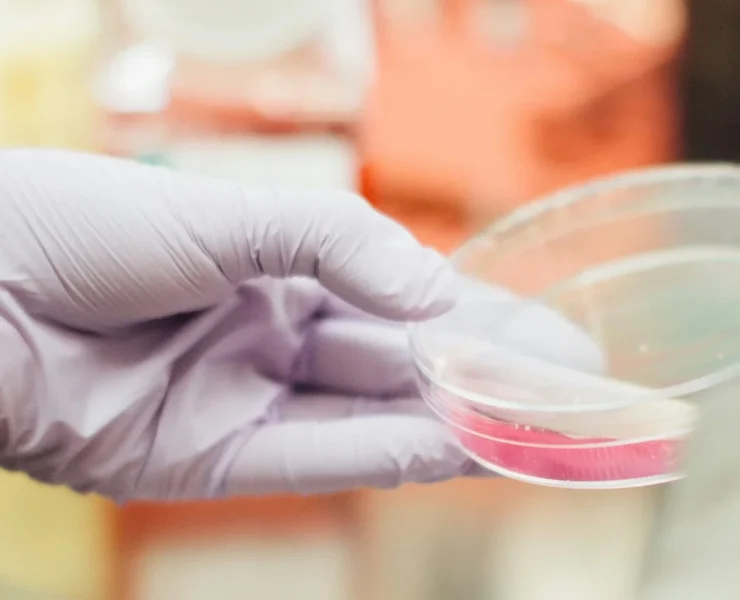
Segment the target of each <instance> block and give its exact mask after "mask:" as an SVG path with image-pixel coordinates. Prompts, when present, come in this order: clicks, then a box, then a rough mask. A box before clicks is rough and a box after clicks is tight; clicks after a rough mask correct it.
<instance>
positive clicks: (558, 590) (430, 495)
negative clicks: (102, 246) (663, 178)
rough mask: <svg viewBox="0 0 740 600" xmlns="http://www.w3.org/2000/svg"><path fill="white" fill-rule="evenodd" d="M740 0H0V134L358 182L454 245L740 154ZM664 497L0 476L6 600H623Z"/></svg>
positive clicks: (0, 566) (315, 181) (497, 486)
mask: <svg viewBox="0 0 740 600" xmlns="http://www.w3.org/2000/svg"><path fill="white" fill-rule="evenodd" d="M738 107H740V1H737V0H714V1H712V2H703V1H700V0H690V1H687V0H650V1H647V0H270V1H269V2H264V1H261V0H0V145H3V146H56V147H65V148H75V149H83V150H92V151H98V152H106V153H111V154H115V155H119V156H124V157H128V158H132V159H135V160H140V161H144V162H151V163H156V164H163V165H167V166H169V167H171V168H173V169H181V170H190V171H198V172H203V173H209V174H214V175H219V176H227V177H233V178H238V179H240V180H243V181H248V182H250V183H282V184H291V185H304V186H314V187H321V188H345V189H353V190H357V191H359V192H361V193H362V194H364V195H366V196H367V197H368V198H369V199H370V201H371V202H372V203H373V204H375V205H376V206H377V207H378V208H379V209H380V210H382V211H385V212H387V213H389V214H391V215H392V216H394V217H395V218H397V219H399V220H401V221H403V222H404V223H405V224H406V225H408V226H409V227H410V228H411V229H412V230H413V231H414V232H415V233H416V234H417V235H418V236H419V237H420V238H421V239H422V240H423V241H424V242H426V243H428V244H431V245H434V246H436V247H437V248H439V249H440V250H442V251H445V252H446V251H449V250H451V249H453V248H454V247H455V246H456V245H457V244H459V243H460V242H461V241H462V240H463V239H465V238H466V237H468V236H469V235H471V234H472V233H474V232H475V231H476V230H477V229H479V228H480V227H482V226H483V225H485V224H486V223H488V222H490V221H491V220H492V219H494V218H495V217H496V216H497V215H500V214H502V213H503V212H506V211H509V210H511V209H512V208H514V207H516V206H518V205H521V204H523V203H526V202H528V201H531V200H532V199H534V198H536V197H537V196H539V195H542V194H545V193H547V192H549V191H552V190H554V189H556V188H558V187H561V186H564V185H567V184H570V183H573V182H576V181H579V180H583V179H585V178H589V177H593V176H596V175H600V174H605V173H609V172H613V171H618V170H624V169H627V168H632V167H639V166H644V165H651V164H658V163H665V162H669V161H674V160H677V159H691V160H706V159H712V160H715V159H721V160H733V159H738V158H740V110H739V109H738ZM653 493H654V492H653V491H651V490H627V491H617V492H584V491H580V492H569V491H562V490H553V489H545V488H536V487H531V486H527V485H523V484H519V483H516V482H512V481H506V480H493V481H491V480H488V481H460V482H452V483H449V484H444V485H436V486H431V487H417V486H408V487H406V488H403V489H401V490H396V491H392V492H371V491H363V492H356V493H351V494H345V495H339V496H331V497H320V498H313V499H306V498H262V499H240V500H230V501H223V502H211V503H194V504H178V505H176V506H166V505H149V504H132V505H130V506H126V507H124V508H116V507H114V506H112V505H110V504H109V503H107V502H106V501H104V500H102V499H98V498H95V497H80V496H75V495H73V494H71V493H70V492H68V491H66V490H63V489H57V488H47V487H44V486H41V485H38V484H35V483H32V482H30V481H28V480H27V479H26V478H24V477H22V476H19V475H10V474H4V473H0V539H1V540H2V541H3V543H2V544H0V599H2V600H6V599H7V600H15V599H16V598H18V599H20V598H23V599H26V598H62V599H67V600H173V599H177V600H206V599H208V600H236V599H244V598H254V597H257V596H259V597H268V598H272V599H275V600H294V599H296V600H297V599H300V600H312V599H314V598H315V599H317V600H318V599H321V600H375V599H378V600H380V599H382V600H396V599H398V600H448V599H449V600H452V599H459V598H465V600H484V599H486V600H488V599H490V600H530V599H547V600H558V599H560V598H567V599H568V600H580V599H581V598H582V599H584V600H592V599H593V598H599V600H611V599H614V600H617V599H619V600H622V599H624V598H625V595H626V594H628V593H629V592H628V590H629V589H630V586H631V585H632V583H633V582H634V580H635V577H636V575H637V573H638V571H639V565H640V556H641V552H642V546H643V543H644V539H645V535H646V531H647V529H648V523H649V522H650V518H651V510H652V505H653V503H652V495H653Z"/></svg>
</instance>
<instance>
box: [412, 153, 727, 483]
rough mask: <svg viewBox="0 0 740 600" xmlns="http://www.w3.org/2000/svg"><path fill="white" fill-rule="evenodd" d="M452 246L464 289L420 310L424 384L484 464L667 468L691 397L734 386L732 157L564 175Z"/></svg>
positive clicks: (622, 477)
mask: <svg viewBox="0 0 740 600" xmlns="http://www.w3.org/2000/svg"><path fill="white" fill-rule="evenodd" d="M451 260H452V263H453V265H454V266H455V268H456V269H457V271H458V273H459V283H460V291H459V300H458V303H457V305H456V307H455V308H454V309H453V310H452V311H450V312H448V313H447V314H445V315H443V316H441V317H439V318H436V319H433V320H430V321H426V322H423V323H418V324H414V325H412V326H411V329H410V335H411V346H412V351H413V355H414V360H415V364H416V368H417V374H418V381H419V386H420V389H421V391H422V394H423V396H424V398H425V399H426V401H427V402H428V403H429V405H430V406H431V407H432V409H433V410H434V411H435V412H436V413H437V414H438V415H439V417H441V418H442V419H443V420H444V421H446V422H447V423H448V424H449V427H450V428H451V429H452V431H453V432H454V433H455V435H456V436H457V437H458V439H459V440H460V442H461V444H462V446H463V447H464V448H465V449H466V451H467V452H468V453H469V454H470V455H471V457H472V458H473V459H475V460H476V461H477V462H478V463H480V464H481V465H483V466H484V467H487V468H488V469H490V470H492V471H495V472H498V473H500V474H504V475H507V476H510V477H514V478H517V479H520V480H524V481H528V482H532V483H538V484H544V485H553V486H560V487H571V488H623V487H633V486H641V485H649V484H655V483H662V482H665V481H670V480H672V479H676V478H678V477H680V474H681V473H680V469H681V458H682V452H683V447H684V441H685V439H686V437H687V435H688V434H689V433H690V432H691V430H692V428H693V425H694V423H695V421H696V419H697V415H698V413H699V411H700V407H701V404H702V403H703V402H707V401H712V400H713V399H717V398H720V397H725V396H726V395H728V394H733V395H738V396H740V168H736V167H732V166H714V165H711V166H710V165H697V166H675V167H666V168H657V169H649V170H644V171H638V172H633V173H628V174H625V175H618V176H615V177H612V178H608V179H602V180H597V181H595V182H591V183H587V184H585V185H581V186H577V187H573V188H570V189H566V190H564V191H562V192H559V193H557V194H555V195H552V196H550V197H547V198H545V199H543V200H541V201H539V202H536V203H533V204H530V205H528V206H525V207H523V208H521V209H519V210H518V211H516V212H514V213H512V214H511V215H509V216H508V217H506V218H503V219H502V220H500V221H498V222H496V223H494V224H493V225H492V226H491V227H490V228H488V229H487V230H486V231H484V232H483V233H481V234H480V235H478V236H476V237H475V238H473V239H471V240H470V241H469V242H467V243H466V244H464V245H463V246H462V247H461V248H460V249H459V250H458V251H457V252H456V253H455V254H454V255H453V256H452V258H451Z"/></svg>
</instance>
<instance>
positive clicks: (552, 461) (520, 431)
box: [452, 411, 682, 482]
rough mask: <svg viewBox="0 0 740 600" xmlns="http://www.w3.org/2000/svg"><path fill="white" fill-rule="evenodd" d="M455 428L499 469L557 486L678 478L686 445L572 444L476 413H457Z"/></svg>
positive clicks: (660, 442)
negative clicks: (672, 474) (676, 473)
mask: <svg viewBox="0 0 740 600" xmlns="http://www.w3.org/2000/svg"><path fill="white" fill-rule="evenodd" d="M452 420H453V423H454V424H455V426H456V432H457V436H458V438H459V439H460V442H461V443H462V445H463V446H464V447H465V448H467V449H468V450H469V451H470V452H471V453H472V454H474V455H475V456H477V457H479V458H480V459H482V460H483V461H485V462H488V463H491V465H493V466H494V467H500V468H501V469H505V470H506V471H510V472H512V473H516V474H520V475H522V476H526V477H533V478H538V479H547V480H552V481H576V482H598V481H622V480H629V479H642V478H651V477H661V476H664V475H667V474H670V473H674V472H675V471H676V469H677V466H678V460H679V457H680V450H681V446H682V443H681V440H679V439H663V440H650V441H637V442H630V441H627V440H625V441H623V443H618V441H617V440H609V439H603V438H593V439H584V438H571V437H568V436H566V435H563V434H560V433H557V432H554V431H550V430H547V429H539V428H535V427H525V426H522V425H517V424H513V423H506V422H503V421H496V420H494V419H492V418H491V417H488V416H483V415H479V414H476V413H473V412H468V411H465V413H463V414H461V413H457V414H456V415H455V416H454V419H452Z"/></svg>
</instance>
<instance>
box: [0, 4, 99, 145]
mask: <svg viewBox="0 0 740 600" xmlns="http://www.w3.org/2000/svg"><path fill="white" fill-rule="evenodd" d="M97 33H98V11H97V2H96V0H35V1H33V2H29V1H28V0H0V145H3V146H62V147H68V148H69V147H72V148H89V147H90V145H91V143H92V138H93V131H94V127H95V113H94V111H93V102H92V98H91V96H90V93H89V77H90V70H91V67H92V65H93V58H94V53H95V50H96V43H97Z"/></svg>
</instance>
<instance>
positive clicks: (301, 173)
mask: <svg viewBox="0 0 740 600" xmlns="http://www.w3.org/2000/svg"><path fill="white" fill-rule="evenodd" d="M109 9H110V15H109V17H110V19H109V29H110V31H112V32H115V38H116V39H115V41H114V42H113V43H112V44H110V47H109V48H107V49H106V54H107V59H106V61H105V63H104V64H103V65H102V69H101V72H100V77H99V78H98V80H97V85H96V97H97V99H98V102H99V103H100V105H101V106H102V108H103V109H104V112H105V115H106V118H105V128H104V131H103V139H102V140H101V141H100V143H101V146H102V148H103V149H104V150H106V151H108V152H112V153H115V154H120V155H124V156H129V157H134V158H138V159H141V160H145V161H149V162H157V163H165V164H168V165H171V166H173V167H175V168H182V169H186V170H196V171H200V172H205V173H210V174H216V175H227V176H237V177H239V178H241V179H243V180H246V181H248V182H250V183H294V184H296V185H319V186H330V187H336V186H340V187H347V185H349V186H350V187H354V185H355V184H354V173H355V170H356V167H355V164H354V155H353V152H354V150H353V147H352V144H351V142H350V140H349V137H348V132H349V131H350V130H351V128H352V125H353V123H354V120H355V118H356V115H357V112H358V110H359V108H360V106H361V101H362V97H363V93H364V89H365V86H366V84H367V80H368V78H369V77H370V74H371V72H372V69H373V65H372V59H373V51H372V28H371V24H370V15H369V12H368V11H367V4H366V2H365V0H352V1H348V0H322V1H310V0H274V1H272V2H269V3H265V2H258V1H245V2H242V1H237V0H208V1H206V0H186V1H179V0H178V1H177V2H175V1H174V0H116V1H115V3H114V4H112V5H111V6H109ZM306 164H310V165H311V169H306V168H305V165H306ZM278 176H279V177H278ZM278 178H279V180H278Z"/></svg>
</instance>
